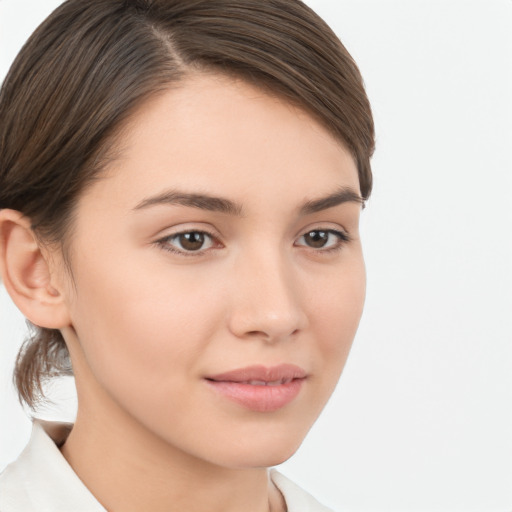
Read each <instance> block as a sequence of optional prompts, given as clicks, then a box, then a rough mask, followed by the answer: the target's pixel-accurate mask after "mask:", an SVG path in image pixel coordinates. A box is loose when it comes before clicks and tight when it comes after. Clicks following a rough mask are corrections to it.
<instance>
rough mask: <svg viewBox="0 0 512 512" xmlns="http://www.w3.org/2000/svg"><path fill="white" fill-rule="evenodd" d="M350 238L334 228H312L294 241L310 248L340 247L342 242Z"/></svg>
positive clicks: (326, 248) (327, 248)
mask: <svg viewBox="0 0 512 512" xmlns="http://www.w3.org/2000/svg"><path fill="white" fill-rule="evenodd" d="M349 240H350V238H349V236H348V235H347V234H346V233H344V232H342V231H337V230H334V229H313V230H312V231H308V232H307V233H304V234H303V235H302V236H301V237H300V238H299V239H298V240H297V242H296V243H295V245H303V246H306V247H310V248H312V249H324V250H329V249H338V248H339V249H341V247H342V246H343V244H344V243H346V242H348V241H349Z"/></svg>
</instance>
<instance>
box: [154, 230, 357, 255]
mask: <svg viewBox="0 0 512 512" xmlns="http://www.w3.org/2000/svg"><path fill="white" fill-rule="evenodd" d="M311 233H326V234H327V235H334V236H335V237H337V238H338V241H337V242H336V243H335V244H334V245H333V246H332V247H328V248H326V249H324V248H322V247H320V248H318V249H316V248H314V247H311V246H309V245H306V244H296V243H295V244H294V245H295V246H297V245H298V246H299V247H307V248H309V249H311V250H313V251H314V252H315V253H317V254H320V255H323V254H331V253H335V252H338V251H341V249H343V247H344V246H345V245H346V244H347V243H349V242H350V241H351V240H352V238H351V237H350V235H349V234H348V233H346V232H345V231H340V230H336V229H331V228H327V229H324V228H317V229H310V230H309V231H306V232H305V233H304V234H302V235H301V236H300V237H299V240H300V239H301V238H303V237H304V236H306V235H308V234H311ZM192 234H200V235H203V236H204V235H206V236H207V237H209V238H210V239H211V240H212V244H213V246H215V243H216V239H217V237H216V236H215V235H213V234H212V233H209V232H208V231H204V230H195V229H191V230H187V231H180V232H179V233H173V234H172V235H169V236H166V237H164V238H161V239H159V240H157V241H156V242H155V244H156V245H158V246H159V247H161V248H162V249H163V250H165V251H168V252H170V253H173V254H177V255H179V256H184V257H190V256H196V257H197V256H203V255H205V253H206V252H207V251H208V250H209V249H211V248H212V247H208V248H207V249H198V250H197V251H187V250H185V249H177V248H175V247H173V246H172V245H170V242H171V241H172V240H176V239H178V238H179V237H181V236H183V235H192ZM217 244H219V245H221V244H220V242H218V241H217Z"/></svg>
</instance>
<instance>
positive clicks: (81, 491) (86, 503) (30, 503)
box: [0, 420, 332, 512]
mask: <svg viewBox="0 0 512 512" xmlns="http://www.w3.org/2000/svg"><path fill="white" fill-rule="evenodd" d="M72 426H73V425H72V424H70V423H52V422H46V421H40V420H38V421H34V425H33V428H32V435H31V437H30V441H29V443H28V445H27V447H26V448H25V449H24V450H23V452H22V453H21V455H20V456H19V458H18V459H17V460H16V461H15V462H13V463H12V464H10V465H9V466H7V468H6V469H5V470H4V472H3V473H2V474H0V510H1V511H2V512H20V511H23V512H107V511H106V509H105V508H103V506H102V505H100V503H99V502H98V501H97V500H96V498H95V497H94V496H93V495H92V494H91V493H90V491H89V490H88V489H87V487H85V485H84V484H83V483H82V481H81V480H80V479H79V478H78V476H77V475H76V473H75V472H74V471H73V469H72V468H71V466H70V465H69V464H68V462H67V461H66V459H65V458H64V457H63V455H62V454H61V452H60V450H59V446H60V445H62V443H63V442H64V441H65V439H66V437H67V436H68V434H69V432H70V430H71V428H72ZM270 477H271V479H272V481H273V482H274V484H275V485H276V487H277V488H278V489H279V490H280V491H281V493H282V494H283V496H284V498H285V501H286V506H287V508H288V512H332V511H331V510H330V509H328V508H326V507H324V506H322V505H320V503H318V502H317V501H316V500H315V499H314V498H313V497H312V496H311V495H309V494H308V493H307V492H305V491H304V490H302V489H301V488H300V487H298V486H297V485H296V484H294V483H293V482H292V481H290V480H288V478H286V477H285V476H284V475H282V474H280V473H279V472H278V471H276V470H275V469H272V470H271V471H270Z"/></svg>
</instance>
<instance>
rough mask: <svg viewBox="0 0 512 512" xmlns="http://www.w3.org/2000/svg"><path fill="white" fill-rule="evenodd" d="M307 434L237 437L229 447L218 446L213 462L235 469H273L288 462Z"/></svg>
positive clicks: (289, 432) (268, 434)
mask: <svg viewBox="0 0 512 512" xmlns="http://www.w3.org/2000/svg"><path fill="white" fill-rule="evenodd" d="M304 437H305V434H303V433H300V434H298V433H297V432H293V431H291V430H287V431H274V432H271V431H270V432H267V433H266V435H259V436H258V435H256V436H252V437H251V436H246V437H237V438H236V441H235V440H232V441H231V442H229V443H228V445H227V446H226V445H224V446H218V448H219V450H218V451H217V450H215V453H212V456H211V459H210V460H211V462H215V463H217V464H219V465H220V466H224V467H229V468H233V469H251V468H263V467H271V466H277V465H279V464H282V463H283V462H285V461H287V460H288V459H289V458H290V457H291V456H292V455H294V454H295V452H296V451H297V450H298V449H299V447H300V445H301V444H302V441H303V440H304Z"/></svg>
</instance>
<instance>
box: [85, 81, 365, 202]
mask: <svg viewBox="0 0 512 512" xmlns="http://www.w3.org/2000/svg"><path fill="white" fill-rule="evenodd" d="M116 146H117V151H116V158H115V160H113V161H112V162H111V163H110V164H109V165H108V166H107V169H106V174H105V177H106V178H107V179H106V180H100V182H99V183H98V186H100V187H103V188H104V190H105V193H106V194H108V195H109V196H110V198H111V199H112V197H116V198H118V200H119V201H121V199H122V200H123V201H125V202H126V203H127V204H128V203H131V204H132V205H134V204H137V203H138V202H140V197H141V196H142V195H148V194H151V193H155V192H158V189H159V188H160V189H162V188H165V187H169V188H170V187H173V188H176V187H179V188H180V189H183V190H186V191H197V190H198V189H200V190H201V191H205V192H210V193H214V194H216V195H223V196H226V195H228V196H233V197H234V198H236V199H241V200H243V201H244V202H246V201H247V200H248V199H250V198H257V197H264V196H267V195H268V194H269V192H273V193H274V194H279V193H281V194H282V195H283V199H284V198H285V197H289V196H290V195H293V194H294V193H295V194H296V195H297V194H298V195H299V196H300V198H299V199H301V200H302V199H307V198H308V196H311V197H314V196H315V195H322V194H325V193H326V192H332V188H333V187H336V186H350V187H352V188H354V189H355V190H356V191H359V182H358V176H357V168H356V165H355V163H354V160H353V158H352V156H351V155H350V153H349V152H348V151H347V150H346V148H345V147H344V146H343V144H341V142H340V141H339V140H337V139H335V138H334V137H333V136H332V135H331V134H330V133H329V132H328V131H327V130H326V129H324V128H323V127H322V126H321V125H320V123H318V122H317V121H316V120H314V119H313V118H312V117H311V116H310V115H308V114H307V113H306V112H304V111H303V110H301V109H300V108H298V107H296V106H294V105H292V104H290V103H288V102H286V101H284V100H283V99H282V98H279V97H276V96H275V95H271V94H269V93H268V92H266V91H264V90H262V89H260V88H257V87H255V86H252V85H250V84H248V83H247V82H244V81H242V80H238V79H234V78H231V77H226V76H223V75H214V74H205V73H197V74H195V75H192V76H189V77H188V78H187V79H186V80H184V81H183V82H182V83H180V84H179V85H177V86H174V87H173V88H172V89H169V90H166V91H164V92H162V93H160V94H159V95H156V96H154V97H152V98H151V99H149V100H148V101H146V102H145V103H143V104H142V105H141V106H140V107H139V108H138V109H137V110H136V112H134V113H133V115H132V116H131V117H130V119H129V121H128V122H127V123H126V124H125V126H124V127H123V129H122V130H121V131H120V133H119V136H118V137H117V141H116ZM94 188H95V187H93V189H94ZM107 189H108V190H107ZM96 192H97V191H96ZM112 194H114V196H113V195H112Z"/></svg>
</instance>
